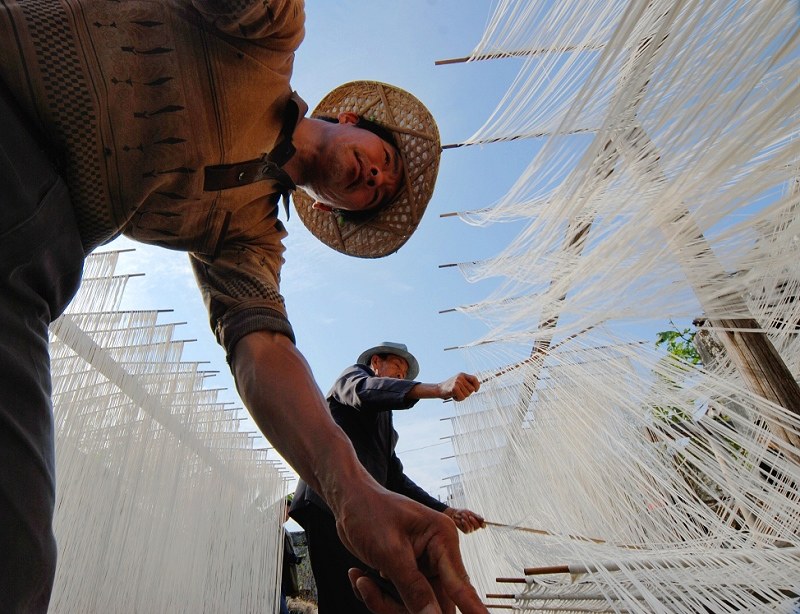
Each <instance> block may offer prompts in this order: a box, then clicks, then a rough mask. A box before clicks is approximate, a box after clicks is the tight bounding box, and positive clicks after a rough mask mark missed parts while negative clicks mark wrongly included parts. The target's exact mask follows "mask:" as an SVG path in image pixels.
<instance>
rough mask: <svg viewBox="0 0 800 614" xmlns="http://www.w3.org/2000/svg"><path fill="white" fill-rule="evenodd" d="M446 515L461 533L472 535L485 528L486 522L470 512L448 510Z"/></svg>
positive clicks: (481, 517) (465, 510)
mask: <svg viewBox="0 0 800 614" xmlns="http://www.w3.org/2000/svg"><path fill="white" fill-rule="evenodd" d="M446 513H447V515H448V516H449V517H450V518H452V519H453V522H455V523H456V526H457V527H458V528H459V530H460V531H461V532H462V533H472V532H473V531H476V530H478V529H482V528H483V527H485V526H486V521H485V520H484V519H483V516H480V515H479V514H476V513H475V512H473V511H471V510H467V509H463V510H456V509H448V510H447V512H446Z"/></svg>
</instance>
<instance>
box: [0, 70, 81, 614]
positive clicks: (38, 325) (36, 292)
mask: <svg viewBox="0 0 800 614" xmlns="http://www.w3.org/2000/svg"><path fill="white" fill-rule="evenodd" d="M2 90H3V85H2V83H0V611H2V612H4V613H9V614H10V613H17V612H20V613H21V612H25V613H26V614H28V613H31V612H46V611H47V604H48V601H49V599H50V592H51V590H52V586H53V578H54V575H55V566H56V543H55V538H54V536H53V530H52V523H53V510H54V502H55V457H54V441H53V414H52V407H51V403H50V395H51V381H50V356H49V353H48V337H47V332H48V331H47V328H48V325H49V324H50V322H51V321H52V320H53V319H55V318H56V317H57V316H58V315H60V314H61V312H62V311H63V310H64V309H65V308H66V306H67V304H68V303H69V301H70V299H71V298H72V297H73V296H74V294H75V292H76V291H77V288H78V284H79V283H80V276H81V271H82V268H83V260H84V254H83V248H82V247H81V241H80V236H79V234H78V230H77V227H76V224H75V219H74V216H73V212H72V206H71V204H70V200H69V194H68V192H67V187H66V185H65V184H64V181H63V180H62V179H61V177H60V176H59V175H58V173H57V172H56V171H55V169H54V168H53V166H52V165H51V163H50V161H49V160H48V158H47V156H46V155H45V154H44V153H43V151H42V148H41V147H40V146H39V143H38V141H37V139H36V138H35V137H34V135H33V133H32V131H31V130H30V129H29V127H28V126H27V125H26V123H25V122H24V121H23V120H22V119H21V118H20V117H19V116H18V115H17V112H16V109H14V108H13V106H12V105H11V103H10V102H9V100H8V99H7V97H6V94H5V93H4V92H3V91H2Z"/></svg>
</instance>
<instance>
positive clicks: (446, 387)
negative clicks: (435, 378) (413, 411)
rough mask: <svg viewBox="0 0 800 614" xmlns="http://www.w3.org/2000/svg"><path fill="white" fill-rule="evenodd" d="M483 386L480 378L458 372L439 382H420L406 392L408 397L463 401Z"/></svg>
mask: <svg viewBox="0 0 800 614" xmlns="http://www.w3.org/2000/svg"><path fill="white" fill-rule="evenodd" d="M480 387H481V384H480V382H479V381H478V378H477V377H475V376H474V375H470V374H469V373H458V374H456V375H454V376H453V377H451V378H450V379H448V380H445V381H443V382H439V383H438V384H423V383H419V384H417V385H416V386H414V387H413V388H412V389H411V390H409V391H408V393H407V394H406V398H407V399H454V400H456V401H463V400H464V399H466V398H467V397H468V396H470V395H471V394H472V393H473V392H476V391H477V390H478V389H479V388H480Z"/></svg>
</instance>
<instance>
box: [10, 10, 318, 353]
mask: <svg viewBox="0 0 800 614" xmlns="http://www.w3.org/2000/svg"><path fill="white" fill-rule="evenodd" d="M304 19H305V16H304V7H303V2H302V0H191V1H190V0H0V79H2V84H0V86H4V87H5V88H6V89H7V90H8V91H10V93H11V94H12V95H13V96H14V98H15V99H16V100H17V101H18V102H19V104H20V106H21V107H22V108H23V110H24V111H26V112H27V114H28V115H29V117H30V118H31V120H32V122H33V123H34V124H35V125H36V126H37V127H38V128H40V129H41V131H42V132H43V133H44V134H45V135H46V137H47V139H48V141H49V142H50V144H51V145H52V149H53V153H54V157H55V158H56V159H57V160H59V161H60V162H61V164H62V167H61V168H62V172H63V175H64V177H65V178H66V180H67V184H68V186H69V189H70V195H71V198H72V202H73V207H74V209H75V214H76V218H77V221H78V226H79V228H80V232H81V238H82V240H83V243H84V247H85V249H86V251H87V253H88V252H89V251H91V250H92V249H94V248H95V247H97V246H98V245H100V244H102V243H104V242H106V241H108V240H109V239H111V238H113V237H114V236H115V235H117V234H119V233H120V232H122V233H124V234H126V235H128V236H130V237H132V238H134V239H136V240H139V241H143V242H146V243H153V244H157V245H162V246H164V247H167V248H171V249H178V250H184V251H188V252H190V253H191V259H192V264H193V266H194V270H195V274H196V277H197V281H198V285H199V287H200V289H201V291H202V292H203V295H204V299H205V301H206V304H207V306H208V308H209V313H210V316H211V325H212V328H213V329H214V331H215V333H216V335H217V338H218V340H219V341H220V342H221V343H222V344H223V345H224V346H225V347H226V349H227V350H228V351H230V350H231V348H232V347H233V345H234V344H235V343H236V341H238V339H240V338H241V337H242V336H243V335H244V334H247V333H249V332H252V331H254V330H259V329H272V330H278V331H280V332H283V333H285V334H287V335H289V336H292V330H291V326H290V325H289V322H288V320H287V319H286V310H285V306H284V301H283V298H282V297H281V295H280V291H279V278H280V268H281V265H282V263H283V249H284V248H283V245H282V239H283V238H284V237H285V235H286V232H285V230H284V228H283V225H282V224H281V223H280V221H278V219H277V216H276V208H277V201H278V197H279V192H280V191H285V189H286V185H285V184H280V182H276V181H275V180H274V179H273V178H271V175H270V174H269V173H265V172H264V169H265V168H266V166H265V165H262V164H259V162H260V161H261V160H262V159H263V156H264V155H265V154H268V153H269V152H271V151H273V149H274V148H275V146H276V144H277V143H278V141H279V137H280V134H281V129H282V127H283V124H284V121H285V119H286V117H287V112H288V113H289V114H290V115H289V117H290V118H291V119H290V120H289V121H295V122H296V121H298V120H299V118H300V117H302V115H303V114H304V113H305V111H306V106H305V104H304V103H303V102H302V100H300V99H299V98H296V97H293V96H292V90H291V86H290V83H289V80H290V77H291V73H292V65H293V60H294V51H295V50H296V48H297V47H298V45H299V44H300V42H301V41H302V39H303V35H304ZM292 101H294V103H295V106H293V103H292ZM292 127H293V126H290V127H289V129H290V131H291V128H292ZM245 162H248V163H249V164H245V165H243V166H241V167H239V166H235V165H237V164H240V163H245ZM230 165H234V170H233V171H231V172H233V175H232V176H233V178H234V180H233V181H232V182H230V181H229V182H227V183H226V182H222V184H220V182H215V181H209V177H208V176H209V173H210V172H211V173H213V171H214V169H217V170H218V169H219V168H220V167H222V168H224V169H230ZM237 178H238V180H239V181H238V183H237V181H236V179H237Z"/></svg>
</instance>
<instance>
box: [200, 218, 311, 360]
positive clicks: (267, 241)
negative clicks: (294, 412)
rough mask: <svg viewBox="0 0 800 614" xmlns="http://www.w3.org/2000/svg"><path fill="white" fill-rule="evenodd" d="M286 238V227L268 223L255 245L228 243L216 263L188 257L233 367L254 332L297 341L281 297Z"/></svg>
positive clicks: (273, 220)
mask: <svg viewBox="0 0 800 614" xmlns="http://www.w3.org/2000/svg"><path fill="white" fill-rule="evenodd" d="M286 234H287V233H286V230H285V228H284V226H283V224H282V223H281V222H280V221H279V220H278V219H277V218H274V217H270V218H266V219H264V220H262V225H261V226H258V227H257V228H255V230H254V232H253V236H255V237H257V239H255V240H254V241H253V242H231V243H224V244H223V246H222V249H221V251H220V253H219V254H218V255H216V256H213V257H211V256H204V255H202V254H197V253H192V254H190V260H191V264H192V268H193V270H194V274H195V279H196V280H197V285H198V287H199V288H200V292H201V294H202V296H203V301H204V302H205V304H206V308H207V309H208V315H209V321H210V324H211V329H212V330H213V331H214V335H215V336H216V338H217V342H218V343H219V344H220V345H221V346H222V347H223V348H225V351H226V352H227V355H228V361H229V362H230V360H231V357H232V355H233V348H234V347H235V346H236V343H237V342H238V341H239V340H240V339H241V338H242V337H244V336H245V335H248V334H250V333H252V332H256V331H259V330H270V331H275V332H279V333H282V334H284V335H286V336H287V337H289V338H290V339H291V340H292V342H294V341H295V338H294V331H293V330H292V326H291V324H290V323H289V320H288V317H287V315H286V305H285V303H284V300H283V296H282V295H281V293H280V271H281V266H282V265H283V252H284V246H283V242H282V241H283V239H284V237H286Z"/></svg>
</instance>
